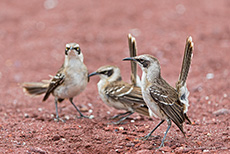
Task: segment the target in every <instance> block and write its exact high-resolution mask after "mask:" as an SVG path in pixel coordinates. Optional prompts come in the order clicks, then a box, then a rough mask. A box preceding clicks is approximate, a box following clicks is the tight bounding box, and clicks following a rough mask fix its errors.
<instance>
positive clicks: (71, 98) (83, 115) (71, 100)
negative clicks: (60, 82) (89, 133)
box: [69, 98, 89, 118]
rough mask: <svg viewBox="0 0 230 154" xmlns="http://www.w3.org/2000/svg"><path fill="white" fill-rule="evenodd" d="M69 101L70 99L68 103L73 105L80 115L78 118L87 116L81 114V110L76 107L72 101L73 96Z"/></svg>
mask: <svg viewBox="0 0 230 154" xmlns="http://www.w3.org/2000/svg"><path fill="white" fill-rule="evenodd" d="M69 101H70V103H71V104H72V105H73V106H74V108H75V109H76V110H77V111H78V112H79V114H80V117H78V118H89V117H88V116H85V115H83V114H82V113H81V111H80V110H79V109H78V108H77V106H76V105H75V104H74V103H73V98H70V99H69Z"/></svg>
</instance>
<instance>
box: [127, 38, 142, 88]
mask: <svg viewBox="0 0 230 154" xmlns="http://www.w3.org/2000/svg"><path fill="white" fill-rule="evenodd" d="M128 42H129V54H130V57H135V56H137V43H136V39H135V37H133V36H132V35H131V34H128ZM131 81H132V84H133V85H134V86H138V87H140V77H139V76H138V74H137V63H136V62H134V61H131Z"/></svg>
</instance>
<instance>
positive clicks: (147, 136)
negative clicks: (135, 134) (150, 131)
mask: <svg viewBox="0 0 230 154" xmlns="http://www.w3.org/2000/svg"><path fill="white" fill-rule="evenodd" d="M158 137H159V136H152V135H146V136H144V137H141V138H140V139H139V140H143V141H146V140H148V139H149V138H158Z"/></svg>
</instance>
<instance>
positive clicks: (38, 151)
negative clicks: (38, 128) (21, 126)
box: [30, 147, 47, 154]
mask: <svg viewBox="0 0 230 154" xmlns="http://www.w3.org/2000/svg"><path fill="white" fill-rule="evenodd" d="M30 151H31V152H34V153H40V154H46V153H47V152H46V151H44V150H42V149H41V148H39V147H35V148H31V149H30Z"/></svg>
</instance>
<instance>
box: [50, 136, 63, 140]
mask: <svg viewBox="0 0 230 154" xmlns="http://www.w3.org/2000/svg"><path fill="white" fill-rule="evenodd" d="M60 139H61V137H60V136H59V135H55V136H54V137H53V138H52V140H53V141H58V140H60Z"/></svg>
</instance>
